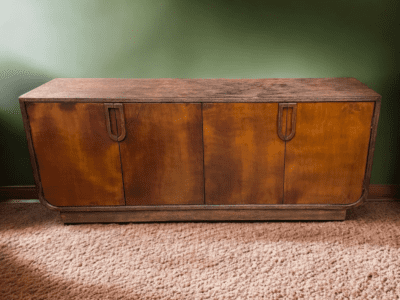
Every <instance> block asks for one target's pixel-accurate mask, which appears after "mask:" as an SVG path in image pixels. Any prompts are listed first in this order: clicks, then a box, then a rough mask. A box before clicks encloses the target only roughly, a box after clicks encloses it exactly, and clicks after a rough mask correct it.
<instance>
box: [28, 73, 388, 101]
mask: <svg viewBox="0 0 400 300" xmlns="http://www.w3.org/2000/svg"><path fill="white" fill-rule="evenodd" d="M378 98H380V95H379V94H378V93H376V92H375V91H373V90H372V89H370V88H368V86H366V85H365V84H363V83H361V82H360V81H358V80H357V79H355V78H267V79H265V78H264V79H223V78H218V79H173V78H162V79H131V78H126V79H124V78H56V79H53V80H51V81H49V82H47V83H45V84H43V85H41V86H39V87H37V88H36V89H33V90H31V91H29V92H27V93H25V94H23V95H21V96H20V99H21V100H25V101H54V99H57V100H60V101H61V100H66V101H104V102H129V101H132V100H134V101H135V102H248V101H250V102H266V101H280V102H293V101H294V102H302V101H306V102H307V101H319V102H321V101H344V100H343V99H345V101H374V100H377V99H378Z"/></svg>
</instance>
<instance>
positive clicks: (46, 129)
mask: <svg viewBox="0 0 400 300" xmlns="http://www.w3.org/2000/svg"><path fill="white" fill-rule="evenodd" d="M26 106H27V113H28V117H29V122H30V127H31V135H32V141H33V145H34V149H35V155H36V159H37V163H38V167H39V173H40V179H41V182H42V186H43V193H44V197H45V198H46V200H47V201H48V202H49V203H50V204H53V205H56V206H99V205H124V204H125V201H124V191H123V185H122V174H121V163H120V158H119V149H118V143H116V142H114V141H112V140H111V139H110V138H109V136H108V134H107V129H106V123H105V117H104V105H103V104H102V103H27V104H26ZM110 115H111V119H114V121H113V122H112V123H113V124H114V128H113V131H114V132H116V130H117V129H116V127H115V125H116V122H115V112H112V113H110Z"/></svg>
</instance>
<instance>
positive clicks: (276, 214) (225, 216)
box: [60, 209, 346, 224]
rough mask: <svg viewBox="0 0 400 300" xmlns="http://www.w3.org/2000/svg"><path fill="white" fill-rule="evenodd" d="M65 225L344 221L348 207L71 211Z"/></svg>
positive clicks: (64, 217) (63, 214)
mask: <svg viewBox="0 0 400 300" xmlns="http://www.w3.org/2000/svg"><path fill="white" fill-rule="evenodd" d="M60 216H61V219H62V221H63V222H64V224H72V223H126V222H177V221H186V222H191V221H343V220H345V218H346V210H320V209H293V210H290V209H282V210H279V209H271V210H265V209H264V210H249V209H247V210H244V209H243V210H233V209H229V210H221V209H219V210H176V211H175V210H174V211H171V210H169V211H157V210H141V211H138V210H137V211H112V212H105V211H73V212H72V211H68V212H60Z"/></svg>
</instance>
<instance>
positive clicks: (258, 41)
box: [0, 0, 400, 186]
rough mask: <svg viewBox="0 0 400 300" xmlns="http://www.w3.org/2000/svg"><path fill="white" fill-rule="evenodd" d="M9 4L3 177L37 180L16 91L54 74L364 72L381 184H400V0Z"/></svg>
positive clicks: (2, 99) (0, 16)
mask: <svg viewBox="0 0 400 300" xmlns="http://www.w3.org/2000/svg"><path fill="white" fill-rule="evenodd" d="M270 2H272V1H265V0H263V1H255V0H247V1H244V0H241V1H239V0H236V1H233V0H229V1H211V0H207V1H206V0H197V1H191V0H179V1H178V0H176V1H163V0H160V1H154V0H146V1H144V0H135V1H120V0H118V1H88V0H68V1H59V0H57V1H56V0H53V1H29V0H26V1H14V2H13V1H7V2H6V3H3V4H2V5H1V11H0V20H1V21H0V25H1V26H0V37H1V38H0V90H1V93H0V170H1V172H0V186H12V185H33V184H35V182H34V179H33V174H32V169H31V165H30V161H29V152H28V147H27V143H26V136H25V132H24V128H23V123H22V118H21V113H20V108H19V103H18V97H19V96H20V95H21V94H23V93H25V92H27V91H29V90H31V89H33V88H35V87H37V86H39V85H41V84H43V83H45V82H47V81H49V80H51V79H53V78H57V77H80V78H82V77H113V78H284V77H306V78H311V77H355V78H357V79H359V80H360V81H362V82H364V83H365V84H367V85H368V86H370V87H371V88H373V89H374V90H375V91H376V92H378V93H379V94H381V95H382V109H381V118H380V122H379V126H378V136H377V140H376V149H375V156H374V164H373V169H372V177H371V183H372V184H400V159H399V157H400V152H399V149H400V134H399V131H400V130H399V127H400V126H399V125H400V119H399V115H400V114H399V113H400V103H399V95H400V93H399V91H400V89H399V85H400V83H399V78H400V76H399V70H400V68H399V32H400V26H399V20H400V14H399V3H400V2H399V1H397V0H373V1H368V0H363V1H361V0H358V1H350V0H347V1H344V0H337V1H307V0H303V1H298V0H296V1H295V0H293V1H287V0H280V1H273V2H274V4H271V3H270Z"/></svg>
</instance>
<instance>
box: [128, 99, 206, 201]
mask: <svg viewBox="0 0 400 300" xmlns="http://www.w3.org/2000/svg"><path fill="white" fill-rule="evenodd" d="M123 105H124V113H125V124H126V137H125V139H124V140H123V141H121V142H120V147H121V160H122V166H123V177H124V185H125V197H126V204H127V205H166V204H204V178H203V147H202V127H201V104H200V103H182V104H181V103H125V104H123Z"/></svg>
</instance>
